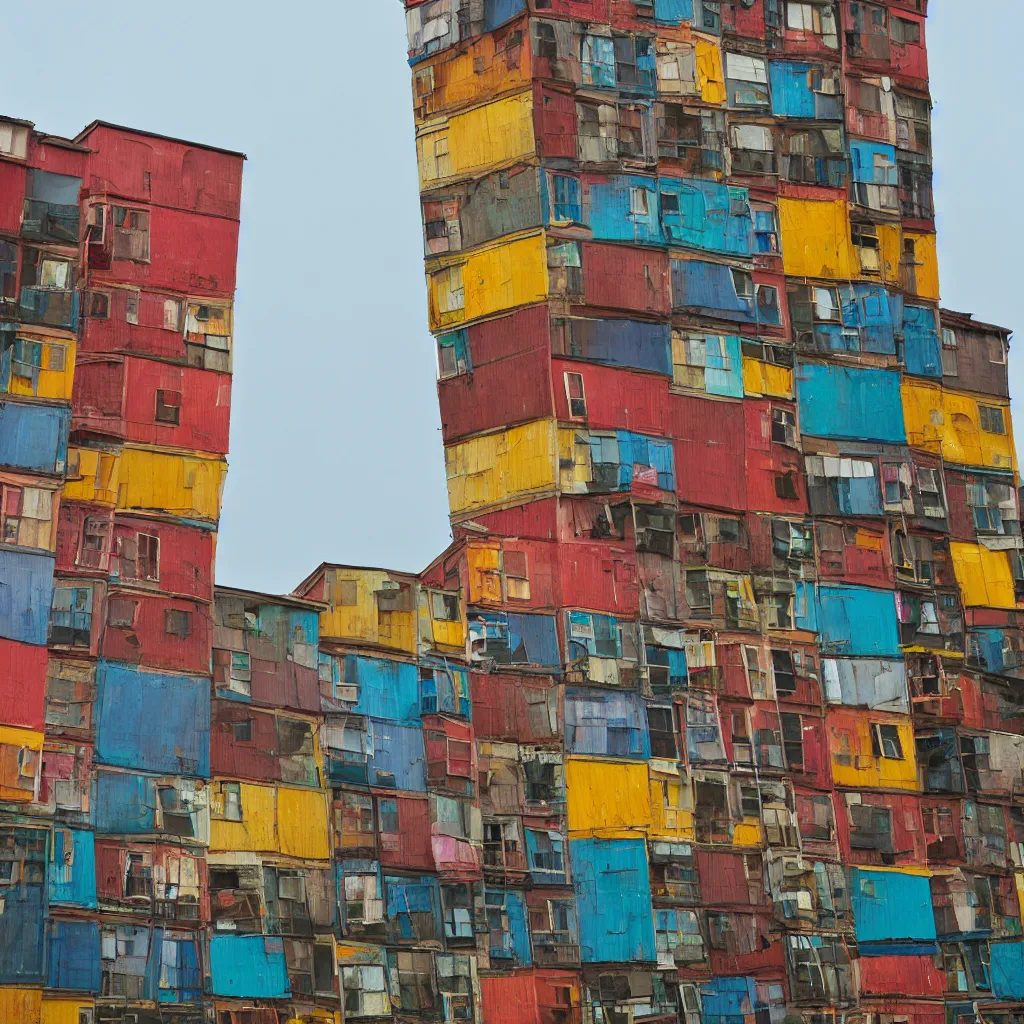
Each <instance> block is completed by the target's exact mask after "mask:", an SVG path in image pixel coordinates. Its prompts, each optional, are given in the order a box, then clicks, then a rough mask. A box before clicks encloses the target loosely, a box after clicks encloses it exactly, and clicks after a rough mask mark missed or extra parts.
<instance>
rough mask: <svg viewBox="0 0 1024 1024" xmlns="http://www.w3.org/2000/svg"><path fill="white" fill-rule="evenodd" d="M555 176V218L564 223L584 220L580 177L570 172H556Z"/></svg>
mask: <svg viewBox="0 0 1024 1024" xmlns="http://www.w3.org/2000/svg"><path fill="white" fill-rule="evenodd" d="M553 178H554V186H555V187H554V193H555V220H556V221H561V222H563V223H571V222H576V223H579V222H580V221H582V220H583V208H582V206H581V205H580V183H579V179H578V178H573V177H571V176H570V175H568V174H556V175H554V176H553Z"/></svg>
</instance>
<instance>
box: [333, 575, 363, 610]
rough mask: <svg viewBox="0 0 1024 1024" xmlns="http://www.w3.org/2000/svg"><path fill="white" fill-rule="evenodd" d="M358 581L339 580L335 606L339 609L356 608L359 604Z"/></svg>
mask: <svg viewBox="0 0 1024 1024" xmlns="http://www.w3.org/2000/svg"><path fill="white" fill-rule="evenodd" d="M357 596H358V590H357V583H356V580H338V584H337V591H336V597H335V600H334V604H335V605H336V606H338V607H339V608H355V606H356V605H357V604H358V600H357Z"/></svg>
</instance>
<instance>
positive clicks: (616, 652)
mask: <svg viewBox="0 0 1024 1024" xmlns="http://www.w3.org/2000/svg"><path fill="white" fill-rule="evenodd" d="M565 624H566V631H565V637H566V641H565V642H566V661H567V662H572V661H577V660H579V659H580V658H585V657H587V656H588V655H595V656H597V657H602V658H621V657H622V634H621V632H620V629H621V628H622V627H620V625H619V620H618V619H617V618H615V616H614V615H600V614H598V613H597V612H574V611H568V612H566V613H565ZM625 628H626V629H632V623H626V624H625Z"/></svg>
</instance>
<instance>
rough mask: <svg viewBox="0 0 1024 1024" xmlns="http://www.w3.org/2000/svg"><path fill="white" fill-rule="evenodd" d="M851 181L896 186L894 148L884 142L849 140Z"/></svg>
mask: <svg viewBox="0 0 1024 1024" xmlns="http://www.w3.org/2000/svg"><path fill="white" fill-rule="evenodd" d="M848 145H849V148H850V170H851V173H852V175H853V180H854V181H858V182H861V183H864V184H873V185H896V184H897V183H898V178H897V171H896V148H895V147H894V146H889V145H887V144H886V143H884V142H869V141H868V140H866V139H849V140H848Z"/></svg>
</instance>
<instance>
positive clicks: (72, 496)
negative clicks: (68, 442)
mask: <svg viewBox="0 0 1024 1024" xmlns="http://www.w3.org/2000/svg"><path fill="white" fill-rule="evenodd" d="M119 480H120V452H117V451H113V450H111V449H100V448H76V447H73V446H72V447H69V448H68V475H67V479H66V480H65V482H64V497H65V498H67V499H68V500H69V501H87V502H89V503H90V504H94V505H107V506H110V507H113V506H114V505H116V504H117V488H118V482H119Z"/></svg>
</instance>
